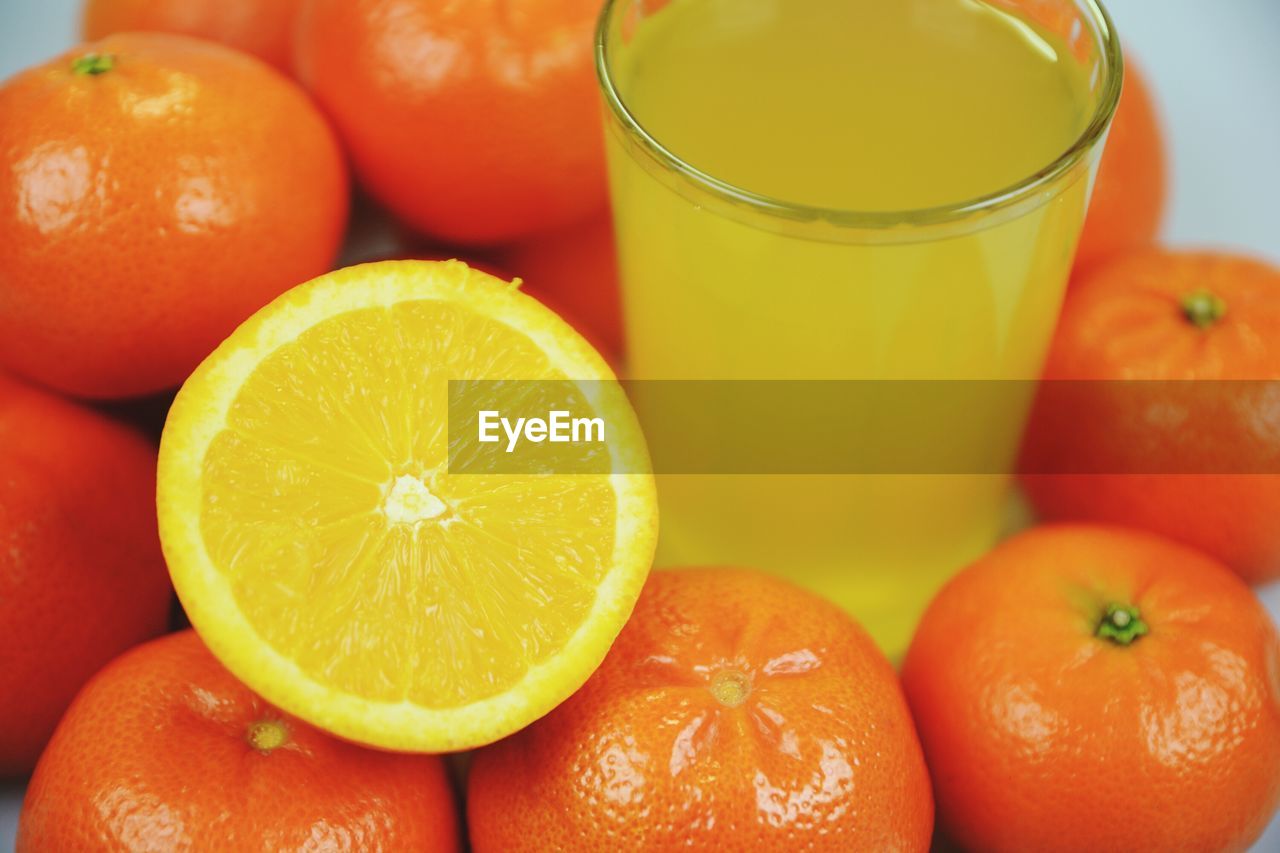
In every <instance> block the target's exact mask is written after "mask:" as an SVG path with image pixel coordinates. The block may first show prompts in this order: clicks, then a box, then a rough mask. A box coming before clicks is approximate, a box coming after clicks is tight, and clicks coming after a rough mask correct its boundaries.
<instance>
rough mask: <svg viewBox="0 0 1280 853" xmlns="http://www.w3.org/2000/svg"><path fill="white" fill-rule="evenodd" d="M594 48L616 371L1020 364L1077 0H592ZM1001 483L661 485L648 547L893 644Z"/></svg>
mask: <svg viewBox="0 0 1280 853" xmlns="http://www.w3.org/2000/svg"><path fill="white" fill-rule="evenodd" d="M597 60H598V69H599V73H600V78H601V82H602V87H603V90H604V94H605V100H606V103H607V109H606V125H607V127H606V136H607V144H608V150H609V164H610V186H611V195H612V202H613V211H614V217H615V222H616V226H617V234H618V249H619V257H620V264H621V274H622V282H623V293H624V308H625V315H626V327H627V339H628V353H627V363H628V372H629V374H630V376H631V377H632V378H637V379H884V380H909V379H933V380H936V379H951V378H956V379H1032V378H1034V377H1035V376H1036V375H1037V374H1038V372H1039V368H1040V366H1041V361H1042V358H1043V355H1044V352H1045V349H1046V346H1047V344H1048V340H1049V336H1050V334H1051V331H1052V328H1053V323H1054V319H1055V316H1056V313H1057V310H1058V308H1059V305H1060V302H1061V298H1062V292H1063V288H1064V286H1065V281H1066V278H1067V273H1068V271H1069V268H1070V265H1071V260H1072V256H1073V254H1074V251H1075V244H1076V240H1077V237H1078V235H1079V231H1080V227H1081V224H1082V222H1083V219H1084V213H1085V207H1086V203H1087V201H1088V196H1089V190H1090V186H1091V183H1092V177H1093V174H1094V172H1095V170H1096V165H1097V160H1098V157H1099V155H1100V153H1101V149H1102V144H1103V140H1104V138H1105V135H1106V130H1107V128H1108V126H1109V123H1110V120H1111V115H1112V113H1113V111H1114V108H1115V104H1116V100H1117V98H1118V96H1119V90H1120V79H1121V59H1120V51H1119V45H1118V42H1117V39H1116V37H1115V35H1114V34H1113V32H1112V29H1111V25H1110V21H1109V19H1108V18H1107V16H1106V13H1105V11H1104V10H1103V9H1102V8H1101V6H1100V5H1099V4H1098V3H1096V2H1094V1H1093V0H667V2H653V0H647V2H646V1H645V0H610V2H608V3H607V4H606V8H605V10H604V13H603V17H602V20H601V26H600V33H599V44H598V50H597ZM1006 409H1007V410H1006V411H1000V412H990V411H987V412H981V413H975V417H977V416H979V415H980V416H981V417H983V418H986V419H988V421H989V419H990V418H992V417H996V418H999V419H1003V420H1004V421H1005V422H1006V423H1008V424H1009V425H1011V426H1012V429H1009V430H999V431H997V432H1001V433H1006V434H1008V435H1016V434H1017V432H1018V428H1019V424H1020V421H1021V419H1022V418H1023V417H1024V416H1025V406H1023V405H1008V406H1007V407H1006ZM954 426H955V425H954V424H952V425H948V424H939V425H938V429H937V440H938V441H945V440H946V437H947V434H948V430H949V429H951V428H953V427H954ZM726 428H731V425H726ZM1004 440H1005V441H1006V442H1007V443H1008V444H1009V445H1010V446H1009V447H1008V448H1007V451H1008V453H1007V456H1008V458H1009V459H1010V460H1012V457H1013V454H1014V452H1015V448H1014V447H1013V446H1012V445H1013V444H1014V443H1015V442H1013V441H1011V440H1009V439H1008V438H1006V439H1004ZM1007 487H1008V476H1007V472H1003V471H998V470H997V471H991V472H989V473H985V474H971V475H970V474H965V475H954V474H951V475H941V474H937V475H934V474H927V473H926V474H912V475H905V474H904V475H876V476H855V475H804V476H800V475H794V476H793V475H768V476H763V475H740V476H731V475H723V476H721V475H701V476H693V475H664V476H661V477H660V478H659V494H660V500H661V511H662V534H661V544H660V546H659V561H660V564H666V565H679V564H694V563H733V564H741V565H747V566H756V567H759V568H763V569H767V570H770V571H774V572H777V573H780V574H783V575H785V576H786V577H788V578H791V579H793V580H796V581H798V582H800V583H802V584H804V585H806V586H808V587H810V588H812V589H815V590H817V591H818V592H821V593H823V594H824V595H826V596H828V597H829V598H831V599H833V600H835V601H837V602H838V603H840V604H842V605H843V606H845V607H846V608H847V609H848V610H850V611H851V612H852V613H853V614H855V615H856V616H857V617H859V618H860V619H861V620H862V622H863V624H864V625H866V626H867V627H868V628H869V629H870V630H871V631H872V633H873V634H875V636H876V637H877V639H878V640H879V641H880V642H881V644H882V645H883V646H884V647H885V648H886V650H887V651H889V652H890V654H897V653H900V652H901V651H902V650H903V649H904V648H905V644H906V642H907V640H908V639H909V636H910V632H911V630H912V628H913V627H914V624H915V621H916V617H917V616H918V615H919V613H920V611H921V609H922V608H923V606H924V604H925V603H926V602H927V600H928V599H929V597H930V596H931V595H932V593H933V592H934V591H935V590H936V588H937V586H938V585H939V584H940V583H941V582H942V581H943V580H944V579H945V578H946V577H947V576H948V575H949V574H950V573H951V572H953V571H954V570H955V569H956V568H958V567H960V566H962V565H963V564H965V563H966V562H967V561H969V560H970V559H972V558H973V557H975V556H977V555H978V554H979V553H981V552H982V551H983V550H985V549H986V548H988V547H989V546H990V545H991V543H992V542H993V540H994V538H995V537H996V535H997V533H998V531H999V528H1000V525H1001V519H1002V515H1003V509H1004V506H1005V503H1006V497H1007Z"/></svg>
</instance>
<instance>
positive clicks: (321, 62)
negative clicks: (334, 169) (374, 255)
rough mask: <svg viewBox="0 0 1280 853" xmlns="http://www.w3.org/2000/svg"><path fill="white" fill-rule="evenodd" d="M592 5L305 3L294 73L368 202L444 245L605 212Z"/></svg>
mask: <svg viewBox="0 0 1280 853" xmlns="http://www.w3.org/2000/svg"><path fill="white" fill-rule="evenodd" d="M599 12H600V0H523V2H520V3H510V2H504V0H468V2H463V3H440V2H438V1H437V0H306V2H304V4H303V7H302V10H301V12H300V14H299V24H298V30H297V35H296V39H295V42H294V45H295V55H294V56H295V68H296V71H297V73H298V76H299V79H301V80H302V81H303V82H304V83H305V85H306V86H307V87H308V88H309V89H310V90H311V92H312V94H313V95H314V96H315V98H316V100H317V101H319V103H320V104H321V105H322V106H323V107H324V109H325V110H326V111H327V112H328V113H329V115H330V116H331V117H332V118H333V121H334V123H335V124H336V126H337V128H338V131H339V132H340V133H341V135H342V138H343V141H344V142H345V143H346V147H347V149H348V151H350V153H351V158H352V160H353V162H354V165H355V169H356V173H357V175H358V176H359V178H360V180H361V182H362V183H363V185H364V186H365V188H366V189H367V190H368V191H369V193H370V194H371V195H372V196H373V197H374V198H376V199H377V200H379V201H380V202H382V203H383V204H384V205H386V206H387V207H388V208H389V209H390V210H391V211H392V212H393V213H394V214H396V215H397V216H398V217H400V218H401V219H403V220H404V222H405V223H406V224H407V225H409V226H410V227H412V228H414V229H416V230H418V231H421V232H423V233H425V234H427V235H429V236H431V237H434V238H438V239H440V240H443V241H445V242H448V243H453V244H463V245H479V244H496V243H501V242H506V241H510V240H515V239H518V238H522V237H525V236H528V235H530V234H533V233H537V232H540V231H544V230H550V229H554V228H556V227H559V226H561V225H567V224H569V223H571V222H574V221H576V220H580V219H584V218H586V217H588V216H589V215H591V214H593V213H595V212H597V211H600V210H603V209H604V207H605V203H606V190H605V170H604V144H603V137H602V131H601V122H600V106H599V96H598V94H597V91H596V80H595V71H594V65H593V57H592V50H593V36H594V29H595V22H596V16H597V15H598V14H599Z"/></svg>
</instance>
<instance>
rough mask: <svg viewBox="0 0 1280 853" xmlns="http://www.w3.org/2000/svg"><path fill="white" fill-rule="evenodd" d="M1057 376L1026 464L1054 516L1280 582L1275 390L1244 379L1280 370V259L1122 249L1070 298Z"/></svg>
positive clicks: (1043, 509) (1277, 375) (1033, 487)
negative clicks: (1196, 553) (1159, 538)
mask: <svg viewBox="0 0 1280 853" xmlns="http://www.w3.org/2000/svg"><path fill="white" fill-rule="evenodd" d="M1044 377H1045V379H1046V380H1050V381H1049V382H1046V383H1044V384H1043V385H1042V386H1041V392H1040V399H1039V401H1038V403H1037V405H1036V407H1035V409H1034V410H1033V414H1032V418H1031V421H1030V423H1029V426H1028V429H1027V436H1026V443H1025V446H1024V449H1023V459H1022V467H1023V470H1024V477H1023V485H1024V486H1025V488H1026V491H1027V494H1028V496H1029V497H1030V499H1031V502H1032V504H1033V505H1034V506H1035V508H1036V509H1037V511H1038V512H1039V513H1040V514H1041V515H1042V516H1043V517H1045V518H1048V519H1071V520H1087V521H1102V522H1110V523H1115V524H1124V525H1129V526H1134V527H1141V528H1145V529H1147V530H1151V531H1154V532H1156V533H1160V534H1163V535H1165V536H1168V537H1169V538H1171V539H1175V540H1178V541H1180V542H1183V543H1186V544H1188V545H1193V546H1195V547H1197V548H1200V549H1201V550H1204V551H1206V552H1208V553H1210V554H1212V555H1213V556H1215V557H1217V558H1218V559H1220V560H1222V561H1223V562H1225V563H1227V565H1229V566H1231V568H1233V569H1235V570H1236V571H1237V572H1239V573H1240V575H1241V576H1243V577H1244V578H1245V580H1247V581H1250V582H1253V583H1258V582H1262V581H1265V580H1269V579H1274V578H1280V524H1277V523H1276V519H1277V518H1280V475H1277V474H1275V473H1274V472H1276V471H1280V441H1277V437H1276V436H1277V432H1276V430H1277V427H1276V426H1275V416H1274V411H1275V405H1274V396H1275V395H1274V393H1273V391H1274V385H1273V384H1272V383H1271V382H1269V381H1266V382H1262V381H1255V382H1240V381H1235V380H1277V379H1280V269H1276V268H1275V267H1272V266H1270V265H1268V264H1266V263H1263V262H1261V261H1255V260H1251V259H1248V258H1242V257H1236V256H1231V255H1223V254H1212V253H1206V252H1175V251H1166V250H1160V249H1146V250H1142V251H1138V252H1131V253H1126V254H1123V255H1121V256H1118V257H1116V258H1113V259H1112V260H1110V261H1107V262H1105V263H1103V264H1100V265H1099V266H1098V267H1096V268H1094V269H1093V270H1092V271H1091V272H1090V273H1089V274H1087V275H1085V276H1084V278H1083V279H1082V280H1081V281H1080V282H1079V284H1078V285H1077V286H1076V287H1075V288H1073V289H1072V290H1071V291H1070V293H1068V295H1067V299H1066V303H1065V305H1064V308H1063V312H1062V317H1061V319H1060V320H1059V323H1058V329H1057V332H1056V334H1055V337H1054V340H1053V343H1052V345H1051V347H1050V352H1049V357H1048V362H1047V364H1046V367H1045V372H1044ZM1052 380H1097V381H1088V382H1069V383H1061V384H1055V383H1054V382H1053V381H1052ZM1146 380H1151V381H1146ZM1185 380H1196V382H1195V383H1194V384H1191V383H1188V382H1186V381H1185ZM1123 471H1128V472H1137V473H1117V472H1123ZM1030 472H1048V473H1030ZM1090 472H1093V473H1090ZM1266 472H1272V473H1266Z"/></svg>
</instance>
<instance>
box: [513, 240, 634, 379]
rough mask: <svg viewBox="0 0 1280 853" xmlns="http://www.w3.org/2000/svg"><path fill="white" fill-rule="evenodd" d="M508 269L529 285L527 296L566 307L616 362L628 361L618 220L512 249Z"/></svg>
mask: <svg viewBox="0 0 1280 853" xmlns="http://www.w3.org/2000/svg"><path fill="white" fill-rule="evenodd" d="M501 261H502V265H503V266H504V267H506V268H507V269H509V270H511V271H512V272H513V273H514V274H515V275H518V276H520V278H522V279H524V286H523V288H522V290H524V291H525V292H526V293H529V294H531V295H533V296H535V297H537V298H538V299H539V300H541V301H543V302H547V303H549V304H555V305H563V306H564V308H565V310H566V311H568V312H569V313H570V314H571V315H572V316H573V317H576V318H581V326H580V327H579V331H581V332H583V334H585V335H586V336H587V337H588V339H590V340H591V342H592V343H594V344H596V345H597V346H598V347H599V348H601V351H602V352H604V353H606V354H607V357H608V358H609V359H610V361H612V362H616V361H617V360H618V358H619V357H620V356H621V355H622V350H623V339H622V293H621V290H620V289H619V285H618V252H617V249H616V247H615V244H614V239H613V219H612V217H610V216H608V215H604V216H599V217H596V218H594V219H592V220H590V221H588V222H585V223H579V224H576V225H572V226H570V227H568V228H563V229H561V230H559V231H556V232H554V233H551V234H545V235H542V236H540V237H535V238H532V239H530V240H527V241H525V242H522V243H518V244H516V245H513V246H511V247H509V248H508V249H506V250H505V251H504V252H503V253H502V256H501Z"/></svg>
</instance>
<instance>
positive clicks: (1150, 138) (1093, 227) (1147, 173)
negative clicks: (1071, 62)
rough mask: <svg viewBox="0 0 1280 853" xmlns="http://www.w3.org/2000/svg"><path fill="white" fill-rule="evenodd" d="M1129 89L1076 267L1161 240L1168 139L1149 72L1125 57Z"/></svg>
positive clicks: (1109, 143) (1116, 120) (1104, 161)
mask: <svg viewBox="0 0 1280 853" xmlns="http://www.w3.org/2000/svg"><path fill="white" fill-rule="evenodd" d="M1124 74H1125V77H1124V89H1123V91H1122V92H1121V93H1120V103H1119V104H1118V105H1117V106H1116V113H1115V117H1114V118H1113V119H1112V122H1111V131H1110V133H1108V134H1107V145H1106V148H1105V149H1104V150H1103V153H1102V162H1101V164H1099V166H1098V177H1097V180H1096V182H1095V183H1094V185H1093V197H1092V199H1091V201H1090V202H1089V213H1088V215H1087V216H1086V217H1085V223H1084V231H1083V232H1082V233H1081V235H1080V246H1079V248H1078V249H1077V250H1076V265H1077V266H1078V267H1085V266H1088V265H1090V264H1093V263H1095V262H1097V261H1100V260H1102V259H1104V258H1106V257H1107V256H1109V255H1114V254H1115V253H1117V252H1120V251H1122V250H1124V249H1131V248H1135V247H1138V246H1144V245H1146V244H1148V243H1150V242H1151V241H1152V240H1154V239H1155V237H1156V234H1157V233H1158V232H1159V230H1160V222H1161V219H1162V218H1163V216H1164V208H1165V199H1166V197H1167V196H1168V172H1167V169H1166V166H1165V159H1166V157H1165V149H1164V137H1163V135H1162V133H1161V130H1160V121H1159V117H1158V116H1157V114H1156V108H1155V103H1154V101H1153V99H1152V97H1151V90H1150V89H1149V88H1148V86H1147V83H1146V80H1145V79H1144V75H1143V74H1142V73H1141V72H1140V71H1139V70H1138V65H1137V63H1136V62H1135V60H1134V59H1133V56H1132V55H1129V54H1127V55H1126V56H1125V69H1124Z"/></svg>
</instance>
